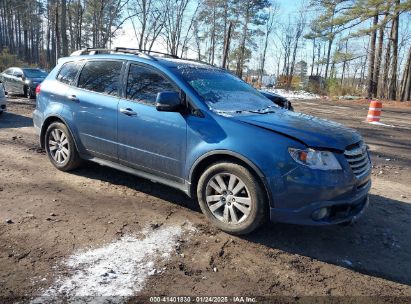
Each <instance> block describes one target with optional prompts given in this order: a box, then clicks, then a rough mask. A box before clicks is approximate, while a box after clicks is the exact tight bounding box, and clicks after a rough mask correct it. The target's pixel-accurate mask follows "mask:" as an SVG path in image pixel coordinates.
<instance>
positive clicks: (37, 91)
mask: <svg viewBox="0 0 411 304" xmlns="http://www.w3.org/2000/svg"><path fill="white" fill-rule="evenodd" d="M40 86H41V85H40V84H39V85H38V86H37V87H36V95H38V94H40Z"/></svg>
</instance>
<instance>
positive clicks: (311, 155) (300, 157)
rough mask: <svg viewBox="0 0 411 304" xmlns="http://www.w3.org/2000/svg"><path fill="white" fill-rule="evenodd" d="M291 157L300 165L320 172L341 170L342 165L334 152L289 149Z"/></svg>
mask: <svg viewBox="0 0 411 304" xmlns="http://www.w3.org/2000/svg"><path fill="white" fill-rule="evenodd" d="M288 152H290V155H291V157H292V158H293V159H294V160H295V161H296V162H297V163H299V164H301V165H304V166H307V167H310V168H311V169H318V170H341V169H342V168H341V165H340V163H339V162H338V160H337V158H336V157H335V155H334V154H333V153H332V152H329V151H317V150H314V149H304V150H302V149H295V148H288Z"/></svg>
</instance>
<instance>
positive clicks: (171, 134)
mask: <svg viewBox="0 0 411 304" xmlns="http://www.w3.org/2000/svg"><path fill="white" fill-rule="evenodd" d="M126 82H127V84H126V90H125V98H124V99H121V100H120V101H119V104H118V145H119V146H118V155H119V161H120V163H122V164H124V165H126V166H132V167H135V168H137V169H140V170H143V171H146V172H149V173H152V174H156V175H159V176H162V177H166V178H169V179H173V180H175V181H182V179H183V173H182V172H183V166H184V160H185V152H186V128H187V126H186V120H185V118H184V116H183V115H182V114H181V113H171V112H159V111H157V110H156V107H155V100H156V97H157V93H159V92H164V91H179V89H178V87H176V86H175V85H174V84H173V83H172V81H171V80H169V79H168V78H167V77H166V76H164V75H163V74H162V73H161V72H160V71H157V70H156V69H154V68H152V67H149V66H145V65H140V64H130V65H129V68H128V72H127V81H126Z"/></svg>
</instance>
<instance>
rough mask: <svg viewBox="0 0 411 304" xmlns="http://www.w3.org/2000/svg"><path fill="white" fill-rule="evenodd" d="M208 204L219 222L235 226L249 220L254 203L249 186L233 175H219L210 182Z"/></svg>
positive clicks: (208, 184)
mask: <svg viewBox="0 0 411 304" xmlns="http://www.w3.org/2000/svg"><path fill="white" fill-rule="evenodd" d="M206 202H207V206H208V208H209V209H210V211H211V213H212V214H213V215H214V216H215V217H216V218H217V219H218V220H220V221H222V222H224V223H228V224H234V225H235V224H239V223H241V222H243V221H245V220H246V219H247V217H248V216H249V215H250V212H251V207H252V203H253V202H252V199H251V196H250V192H249V191H248V189H247V186H246V185H245V184H244V182H243V181H242V180H241V179H240V178H239V177H238V176H236V175H234V174H231V173H218V174H216V175H214V176H213V177H212V178H211V179H210V180H209V181H208V183H207V186H206Z"/></svg>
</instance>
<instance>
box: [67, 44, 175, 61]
mask: <svg viewBox="0 0 411 304" xmlns="http://www.w3.org/2000/svg"><path fill="white" fill-rule="evenodd" d="M114 53H127V54H134V55H137V56H142V57H145V58H148V59H152V60H157V59H156V58H155V57H154V56H151V55H150V53H153V54H159V55H163V56H168V57H171V58H175V59H179V57H178V56H176V55H172V54H167V53H162V52H157V51H149V50H142V49H133V48H126V47H116V48H114V49H105V48H85V49H81V50H78V51H75V52H73V53H71V55H70V56H82V55H98V54H114Z"/></svg>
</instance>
